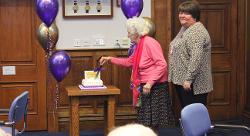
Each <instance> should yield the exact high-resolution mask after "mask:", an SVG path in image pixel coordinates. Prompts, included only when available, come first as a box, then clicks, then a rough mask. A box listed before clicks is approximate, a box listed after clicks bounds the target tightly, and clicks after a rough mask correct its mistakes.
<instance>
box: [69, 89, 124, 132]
mask: <svg viewBox="0 0 250 136" xmlns="http://www.w3.org/2000/svg"><path fill="white" fill-rule="evenodd" d="M66 91H67V94H68V96H69V97H70V105H69V106H70V136H79V134H80V133H79V114H78V113H79V99H80V98H84V97H88V98H93V99H94V98H96V97H100V96H101V97H102V98H103V99H104V124H105V129H104V133H105V135H106V134H107V133H108V132H109V131H110V130H111V129H112V128H113V127H114V126H115V95H118V94H120V89H118V88H116V87H115V86H107V89H99V90H80V89H79V87H78V86H69V87H66Z"/></svg>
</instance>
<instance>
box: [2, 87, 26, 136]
mask: <svg viewBox="0 0 250 136" xmlns="http://www.w3.org/2000/svg"><path fill="white" fill-rule="evenodd" d="M28 95H29V92H28V91H25V92H23V93H22V94H21V95H19V96H17V97H16V98H15V99H14V100H13V102H12V103H11V106H10V109H2V110H1V109H0V113H8V121H6V122H5V121H0V129H3V130H4V131H5V132H7V133H10V134H12V136H16V135H19V134H21V133H22V132H24V130H25V128H26V118H27V116H26V115H27V107H28V106H27V105H28ZM22 120H24V124H23V129H22V130H21V131H18V130H16V128H15V126H16V123H18V122H19V121H22Z"/></svg>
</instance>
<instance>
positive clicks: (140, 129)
mask: <svg viewBox="0 0 250 136" xmlns="http://www.w3.org/2000/svg"><path fill="white" fill-rule="evenodd" d="M108 136H157V135H156V134H155V132H154V131H153V130H152V129H150V128H149V127H146V126H143V125H141V124H127V125H124V126H120V127H117V128H115V129H113V130H112V131H111V132H110V133H109V134H108Z"/></svg>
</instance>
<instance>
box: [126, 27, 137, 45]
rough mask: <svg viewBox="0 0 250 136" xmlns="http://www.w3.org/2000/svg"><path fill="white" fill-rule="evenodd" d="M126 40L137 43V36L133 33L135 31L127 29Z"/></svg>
mask: <svg viewBox="0 0 250 136" xmlns="http://www.w3.org/2000/svg"><path fill="white" fill-rule="evenodd" d="M127 31H128V38H129V39H130V40H131V42H135V43H137V42H138V40H139V37H140V36H139V34H138V33H137V32H136V31H135V29H128V30H127Z"/></svg>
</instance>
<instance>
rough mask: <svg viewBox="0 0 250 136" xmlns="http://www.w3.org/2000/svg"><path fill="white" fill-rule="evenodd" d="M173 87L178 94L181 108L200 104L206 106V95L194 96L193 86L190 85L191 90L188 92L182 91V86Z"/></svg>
mask: <svg viewBox="0 0 250 136" xmlns="http://www.w3.org/2000/svg"><path fill="white" fill-rule="evenodd" d="M174 87H175V90H176V92H177V94H178V97H179V100H180V103H181V107H182V108H184V107H185V106H187V105H189V104H192V103H202V104H204V105H207V94H208V93H204V94H198V95H194V92H193V85H191V90H188V91H187V90H184V88H183V86H181V85H174Z"/></svg>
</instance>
